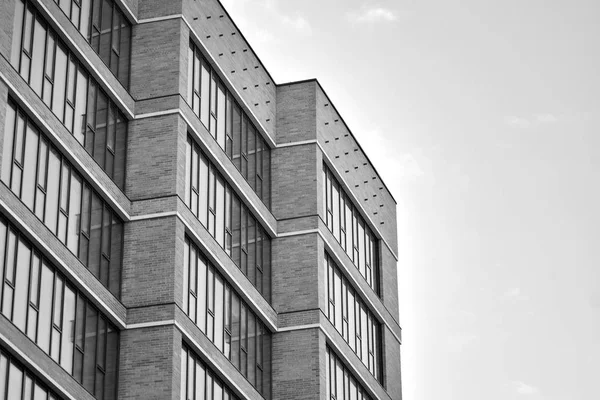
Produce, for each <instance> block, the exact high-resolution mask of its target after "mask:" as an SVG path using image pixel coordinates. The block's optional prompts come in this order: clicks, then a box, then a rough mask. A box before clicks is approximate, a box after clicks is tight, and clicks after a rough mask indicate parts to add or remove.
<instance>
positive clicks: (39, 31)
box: [30, 18, 46, 96]
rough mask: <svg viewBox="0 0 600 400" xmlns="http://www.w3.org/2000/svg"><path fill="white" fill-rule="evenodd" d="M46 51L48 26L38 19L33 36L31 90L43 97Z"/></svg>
mask: <svg viewBox="0 0 600 400" xmlns="http://www.w3.org/2000/svg"><path fill="white" fill-rule="evenodd" d="M45 49H46V26H45V24H44V25H42V22H41V21H40V20H39V19H38V18H36V20H35V31H34V35H33V54H32V59H31V80H30V85H31V88H32V89H33V90H34V92H36V93H37V94H38V96H41V95H42V82H43V80H44V50H45Z"/></svg>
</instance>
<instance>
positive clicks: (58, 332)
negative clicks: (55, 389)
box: [0, 215, 119, 399]
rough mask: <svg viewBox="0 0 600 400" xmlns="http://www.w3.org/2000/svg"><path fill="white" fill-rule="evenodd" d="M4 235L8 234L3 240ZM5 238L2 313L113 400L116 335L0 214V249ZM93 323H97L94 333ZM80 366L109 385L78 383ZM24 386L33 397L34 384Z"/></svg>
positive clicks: (0, 266)
mask: <svg viewBox="0 0 600 400" xmlns="http://www.w3.org/2000/svg"><path fill="white" fill-rule="evenodd" d="M6 232H9V233H8V238H6V236H7V235H6ZM5 238H6V239H7V240H8V241H7V245H6V256H5V257H0V271H5V272H6V276H5V278H6V279H4V280H5V281H7V282H8V283H10V284H11V285H10V288H11V291H10V293H9V294H10V296H7V291H6V288H4V293H3V295H4V298H3V305H4V306H6V307H5V308H3V309H2V314H4V316H5V317H6V318H8V319H9V320H11V321H12V323H13V324H14V325H15V326H16V327H17V328H18V329H20V330H21V331H22V332H23V333H26V334H27V336H28V337H29V338H30V339H31V340H32V341H34V342H35V343H36V344H37V345H38V346H39V347H40V348H41V349H42V350H43V351H44V352H45V353H46V354H48V355H50V356H51V357H52V359H54V360H55V361H56V362H57V363H59V364H60V365H61V366H62V367H63V368H64V370H65V371H67V372H68V373H69V374H71V375H73V377H74V378H75V379H76V380H77V381H78V382H84V386H85V385H87V386H85V387H86V388H88V390H90V388H94V387H95V388H96V389H98V388H99V387H101V388H102V389H101V392H103V393H106V396H104V398H105V399H108V398H114V387H115V385H116V379H117V378H116V369H117V362H118V342H119V340H118V331H117V330H116V329H115V328H114V327H113V326H112V324H110V323H109V322H108V321H107V320H106V318H105V317H104V316H103V315H102V313H99V312H98V311H97V310H96V309H95V308H93V306H91V305H90V304H89V303H87V300H86V299H85V297H83V296H82V295H81V294H80V293H78V292H77V290H76V289H75V288H74V287H73V286H72V285H71V283H70V282H68V281H67V280H66V279H65V277H63V276H62V274H60V272H58V271H56V269H55V268H54V267H53V266H52V265H51V264H49V263H48V262H47V260H45V259H44V258H43V257H42V256H41V255H40V253H39V252H38V251H37V250H36V249H35V248H34V247H32V246H31V245H30V244H29V242H28V241H27V240H26V239H25V238H24V237H23V236H21V234H20V233H19V232H18V231H16V230H15V229H14V228H12V227H11V226H10V224H9V223H8V221H6V220H5V219H4V217H3V216H1V215H0V241H1V242H2V243H3V244H4V243H5V242H4V241H3V240H2V239H5ZM4 250H5V248H4V245H2V246H0V253H5V251H4ZM4 280H3V281H4ZM38 290H39V292H38ZM13 300H14V301H13ZM86 303H87V309H86ZM97 318H100V319H101V323H100V325H98V329H99V331H98V330H97V328H96V327H97V325H96V319H97ZM84 326H85V334H84ZM98 334H99V335H101V336H99V340H98V341H97V342H96V341H95V337H96V335H98ZM107 335H108V337H107ZM84 337H85V343H84V339H83V338H84ZM84 362H85V363H86V367H85V368H84V370H85V371H88V369H89V371H93V370H95V368H96V367H95V366H96V362H97V363H98V365H99V366H100V367H101V368H102V370H103V371H104V372H103V376H104V374H110V377H111V381H110V382H109V381H106V380H104V379H102V380H98V377H97V376H95V374H93V373H92V372H90V373H88V374H87V375H84V379H83V380H82V364H83V363H84ZM86 379H87V380H86ZM26 384H29V387H30V389H31V392H29V393H30V394H32V393H34V390H33V384H34V382H33V381H32V380H31V381H29V383H27V381H26ZM107 387H108V388H110V390H107V389H106V388H107ZM27 390H29V389H27ZM96 393H98V392H96ZM109 394H110V395H109ZM99 398H103V397H99Z"/></svg>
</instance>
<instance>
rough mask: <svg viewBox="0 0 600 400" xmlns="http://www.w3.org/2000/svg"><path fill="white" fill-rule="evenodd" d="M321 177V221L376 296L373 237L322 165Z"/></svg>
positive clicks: (376, 283) (374, 245) (375, 262)
mask: <svg viewBox="0 0 600 400" xmlns="http://www.w3.org/2000/svg"><path fill="white" fill-rule="evenodd" d="M323 178H324V181H325V182H324V185H325V187H324V197H325V209H324V212H325V215H324V216H323V217H324V221H325V222H326V224H327V227H328V228H329V230H330V231H331V232H332V233H333V235H334V237H335V238H336V240H337V241H338V242H339V243H340V245H341V246H342V248H343V249H345V250H346V253H347V254H348V256H349V257H350V259H351V260H352V262H353V263H354V265H355V266H356V268H357V269H358V270H359V271H360V273H361V275H362V276H363V277H364V278H365V280H366V281H367V283H368V284H369V286H371V288H373V290H374V291H375V293H377V294H379V285H378V280H377V279H378V278H377V269H378V265H377V243H376V242H377V239H376V236H375V235H374V234H373V232H372V231H371V229H370V228H369V226H368V225H367V224H366V223H365V220H364V219H363V218H362V216H360V215H359V214H358V212H357V210H356V209H355V208H353V207H352V205H351V203H350V201H349V197H348V196H347V195H346V194H345V193H344V192H343V189H342V187H341V185H340V184H339V183H338V182H337V180H336V179H335V177H334V176H333V174H332V172H331V171H330V170H329V169H328V167H327V166H326V165H325V164H323Z"/></svg>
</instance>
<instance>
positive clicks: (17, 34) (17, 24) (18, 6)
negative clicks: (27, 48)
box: [10, 0, 25, 69]
mask: <svg viewBox="0 0 600 400" xmlns="http://www.w3.org/2000/svg"><path fill="white" fill-rule="evenodd" d="M24 9H25V7H24V4H23V2H22V1H20V0H19V1H16V2H15V17H14V23H13V30H12V31H13V39H12V47H11V49H12V51H11V56H10V62H11V64H12V65H13V66H14V67H15V68H16V69H19V60H20V58H21V57H20V56H21V35H22V34H23V12H24Z"/></svg>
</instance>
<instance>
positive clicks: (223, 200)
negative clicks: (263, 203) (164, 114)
mask: <svg viewBox="0 0 600 400" xmlns="http://www.w3.org/2000/svg"><path fill="white" fill-rule="evenodd" d="M198 180H199V184H198V183H196V182H197V181H198ZM188 193H189V197H190V199H189V200H186V204H187V205H188V207H189V208H190V209H191V210H192V212H193V213H194V215H196V216H197V217H198V219H199V220H200V222H201V223H202V224H203V225H204V227H205V228H206V229H207V230H208V232H209V233H210V234H211V235H212V236H213V237H214V238H215V240H216V241H217V243H218V244H219V245H220V246H221V247H222V248H223V249H224V250H225V252H226V253H227V254H228V255H230V256H231V258H232V259H233V261H234V262H235V263H236V264H237V265H238V266H239V267H240V269H241V270H242V272H243V273H244V274H245V275H246V276H247V277H248V279H249V280H250V281H251V282H252V284H253V285H254V286H255V287H256V288H257V289H259V291H260V292H261V293H262V294H263V296H266V297H265V298H268V294H269V293H270V287H269V284H270V257H271V255H270V248H268V249H266V248H265V247H268V246H270V238H268V237H267V235H266V233H265V230H264V229H263V228H262V226H260V225H259V224H258V222H257V221H256V219H255V218H254V217H253V216H252V214H251V213H250V212H249V210H248V209H247V208H246V207H245V206H244V205H243V204H242V203H241V201H240V200H239V198H238V197H237V196H235V195H234V194H233V190H232V188H231V186H230V185H229V184H228V183H227V182H226V181H225V180H224V179H223V177H222V176H221V175H220V174H219V173H218V172H217V170H216V167H215V165H214V164H213V163H211V162H210V161H209V160H208V158H207V156H206V155H205V154H204V153H203V152H202V151H201V150H200V148H199V146H197V145H196V144H195V142H194V141H193V140H192V138H191V137H188V142H187V149H186V198H188ZM195 196H199V197H200V198H199V201H198V204H196V201H195ZM242 213H243V215H242ZM259 232H260V233H259ZM267 243H269V245H268V246H267ZM257 266H258V267H257ZM257 268H259V270H258V271H257Z"/></svg>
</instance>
